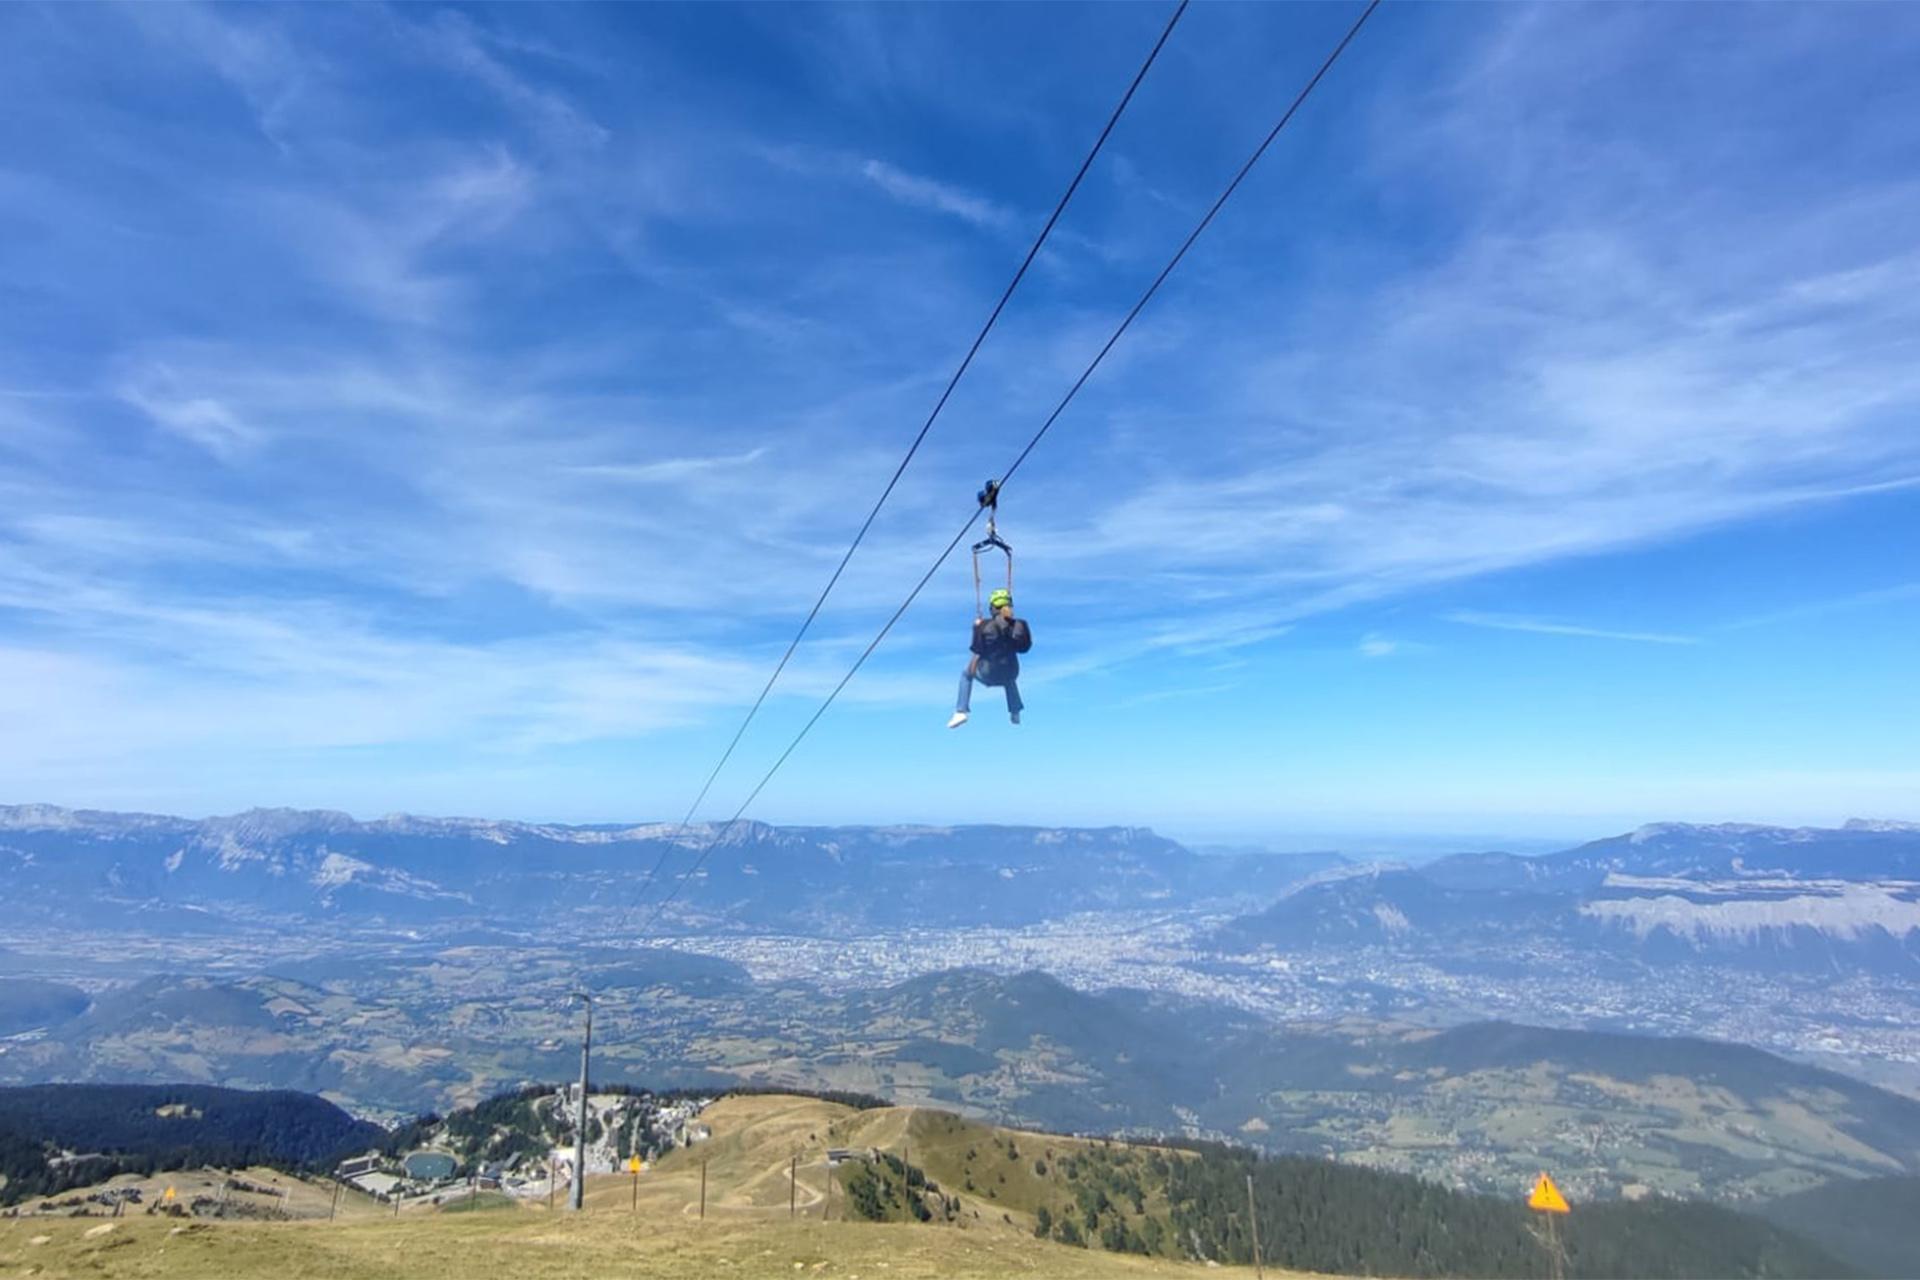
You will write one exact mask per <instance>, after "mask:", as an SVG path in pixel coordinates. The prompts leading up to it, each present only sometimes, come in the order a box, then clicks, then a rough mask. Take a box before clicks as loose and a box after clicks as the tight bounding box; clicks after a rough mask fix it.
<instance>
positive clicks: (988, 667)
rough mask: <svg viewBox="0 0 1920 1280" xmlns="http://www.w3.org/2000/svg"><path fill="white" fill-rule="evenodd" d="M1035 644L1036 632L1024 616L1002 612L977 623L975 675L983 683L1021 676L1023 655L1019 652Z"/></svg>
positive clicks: (995, 682)
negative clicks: (1017, 616)
mask: <svg viewBox="0 0 1920 1280" xmlns="http://www.w3.org/2000/svg"><path fill="white" fill-rule="evenodd" d="M1031 648H1033V633H1032V632H1030V631H1029V630H1027V624H1026V621H1025V620H1024V619H1021V618H1002V617H1000V616H999V615H998V614H995V615H994V616H993V617H991V618H988V619H986V620H985V621H983V622H976V623H974V624H973V651H974V653H976V654H978V655H979V656H978V657H977V658H975V659H974V667H973V674H974V678H975V679H977V680H979V681H980V683H981V684H988V685H1003V684H1005V683H1007V681H1009V680H1017V679H1019V678H1020V659H1019V658H1018V657H1017V656H1016V655H1018V654H1022V653H1025V652H1026V651H1027V650H1029V649H1031Z"/></svg>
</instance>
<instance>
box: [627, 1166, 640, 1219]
mask: <svg viewBox="0 0 1920 1280" xmlns="http://www.w3.org/2000/svg"><path fill="white" fill-rule="evenodd" d="M627 1176H628V1177H630V1178H632V1179H633V1203H632V1205H630V1206H628V1208H629V1211H630V1212H632V1213H638V1212H640V1171H639V1170H638V1169H635V1170H634V1171H633V1172H632V1173H630V1174H628V1175H627Z"/></svg>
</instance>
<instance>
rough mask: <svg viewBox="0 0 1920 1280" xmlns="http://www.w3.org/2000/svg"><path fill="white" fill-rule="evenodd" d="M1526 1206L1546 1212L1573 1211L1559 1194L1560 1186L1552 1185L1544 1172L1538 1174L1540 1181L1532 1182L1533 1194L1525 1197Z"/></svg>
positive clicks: (1565, 1199) (1551, 1181) (1550, 1179)
mask: <svg viewBox="0 0 1920 1280" xmlns="http://www.w3.org/2000/svg"><path fill="white" fill-rule="evenodd" d="M1527 1208H1529V1209H1539V1210H1541V1211H1543V1212H1546V1213H1571V1212H1573V1210H1571V1209H1569V1208H1568V1207H1567V1198H1566V1197H1565V1196H1563V1195H1561V1194H1560V1188H1558V1187H1556V1186H1554V1185H1553V1179H1552V1178H1549V1177H1548V1176H1547V1175H1546V1174H1544V1173H1543V1174H1541V1175H1540V1181H1538V1182H1536V1183H1534V1184H1533V1194H1532V1195H1530V1196H1528V1197H1527Z"/></svg>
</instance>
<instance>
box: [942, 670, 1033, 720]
mask: <svg viewBox="0 0 1920 1280" xmlns="http://www.w3.org/2000/svg"><path fill="white" fill-rule="evenodd" d="M975 680H980V677H979V676H976V675H974V674H973V663H971V662H969V663H968V664H967V669H966V670H965V671H962V672H961V673H960V701H959V702H957V703H956V704H954V708H953V709H954V710H955V711H964V712H966V713H967V714H969V715H971V714H973V682H974V681H975ZM980 683H981V684H986V681H984V680H980ZM1004 687H1005V689H1006V691H1007V714H1008V715H1013V716H1017V715H1019V714H1020V712H1021V710H1022V709H1023V708H1024V707H1025V706H1026V704H1025V703H1024V702H1022V701H1020V684H1019V682H1018V681H1016V680H1009V681H1007V683H1006V685H1005V686H1004Z"/></svg>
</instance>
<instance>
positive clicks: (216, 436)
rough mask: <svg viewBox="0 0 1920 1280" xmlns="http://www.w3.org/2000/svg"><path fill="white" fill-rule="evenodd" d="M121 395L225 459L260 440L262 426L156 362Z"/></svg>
mask: <svg viewBox="0 0 1920 1280" xmlns="http://www.w3.org/2000/svg"><path fill="white" fill-rule="evenodd" d="M120 395H121V398H122V399H124V400H126V401H127V402H128V403H129V404H132V405H134V406H136V407H137V408H139V409H140V410H141V412H143V413H145V414H146V415H147V416H148V417H149V418H151V419H153V421H154V422H155V423H156V424H157V425H158V426H160V427H161V429H163V430H165V431H167V432H169V433H171V434H173V435H176V436H178V437H180V438H181V439H183V440H186V441H188V442H190V443H192V444H196V445H198V446H200V447H201V448H202V449H205V450H206V451H207V452H208V453H210V454H212V455H213V456H214V457H216V458H218V459H220V460H221V461H223V462H230V461H232V460H233V459H234V458H236V457H238V456H239V455H240V454H242V453H244V452H246V451H247V450H248V449H251V448H253V447H254V446H256V445H258V444H259V443H260V440H261V438H262V433H261V431H260V429H259V428H258V427H255V426H252V425H250V424H248V423H246V422H243V421H241V419H240V417H239V416H238V415H237V414H235V413H234V412H233V410H232V409H230V408H228V407H227V406H226V405H225V404H223V403H221V402H220V401H219V400H217V399H215V398H213V397H212V396H208V395H196V394H194V393H193V392H192V391H191V390H185V389H183V388H182V387H181V385H180V379H179V377H178V375H177V374H176V373H175V372H174V371H173V370H172V369H170V368H168V367H167V366H166V365H164V364H156V365H153V366H151V367H150V368H148V369H146V370H145V371H143V373H142V374H141V376H140V377H139V378H137V379H135V380H133V381H131V382H129V383H128V384H127V385H126V386H124V387H123V388H122V389H121V392H120Z"/></svg>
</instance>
